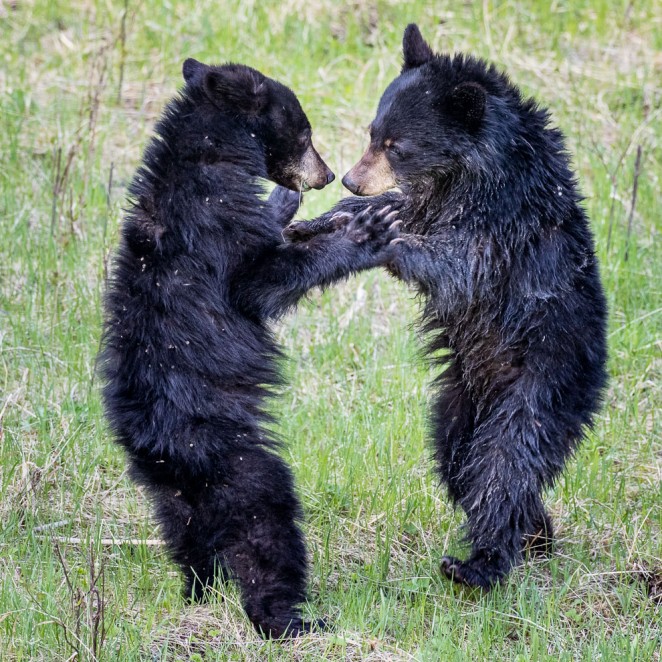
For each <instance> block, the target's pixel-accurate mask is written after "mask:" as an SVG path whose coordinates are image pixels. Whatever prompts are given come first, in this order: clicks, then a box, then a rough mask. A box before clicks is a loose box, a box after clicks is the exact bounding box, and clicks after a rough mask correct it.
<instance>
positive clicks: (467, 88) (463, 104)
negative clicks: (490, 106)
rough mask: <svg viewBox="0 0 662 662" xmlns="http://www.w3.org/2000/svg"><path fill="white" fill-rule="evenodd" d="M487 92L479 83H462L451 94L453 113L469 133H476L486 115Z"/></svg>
mask: <svg viewBox="0 0 662 662" xmlns="http://www.w3.org/2000/svg"><path fill="white" fill-rule="evenodd" d="M486 102H487V92H486V91H485V88H484V87H483V86H482V85H479V84H478V83H460V84H459V85H457V86H455V87H454V88H453V91H452V92H451V112H452V113H453V115H454V116H455V118H456V119H457V120H458V121H460V122H461V123H462V124H464V126H465V127H466V128H467V129H469V131H476V130H477V129H478V128H479V127H480V125H481V123H482V121H483V116H484V115H485V104H486Z"/></svg>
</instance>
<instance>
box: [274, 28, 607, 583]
mask: <svg viewBox="0 0 662 662" xmlns="http://www.w3.org/2000/svg"><path fill="white" fill-rule="evenodd" d="M403 50H404V65H403V67H402V72H401V75H400V76H398V77H397V78H396V79H395V80H394V81H393V82H392V83H391V84H390V85H389V86H388V88H387V89H386V91H385V92H384V94H383V96H382V98H381V100H380V102H379V107H378V109H377V115H376V117H375V119H374V120H373V122H372V124H371V126H370V146H369V148H368V150H367V151H366V153H365V155H364V156H363V157H362V158H361V160H360V161H359V162H358V163H357V164H356V165H355V166H354V167H353V168H352V169H351V170H350V171H349V172H348V173H347V174H346V175H345V177H344V179H343V183H344V184H345V186H346V187H347V188H348V189H350V191H352V192H353V193H356V194H357V195H359V196H372V197H369V198H368V199H367V200H365V199H363V200H362V199H361V198H347V199H346V200H344V201H342V202H341V203H340V204H339V205H338V206H336V208H335V209H334V210H332V212H330V213H329V215H328V217H327V218H325V217H321V218H320V219H318V220H317V221H314V222H312V223H306V222H300V223H296V224H294V225H292V226H291V227H290V228H289V229H287V230H286V231H285V233H286V235H288V236H289V237H290V238H291V239H292V240H298V239H302V238H306V237H310V236H314V235H315V233H317V232H325V231H327V227H326V221H327V219H328V218H330V217H331V216H332V214H333V213H335V212H337V211H338V210H346V211H347V210H349V211H352V212H356V211H358V210H360V209H362V208H365V207H366V206H367V205H372V206H373V207H376V208H379V207H380V206H381V205H383V204H391V205H392V206H393V208H397V209H398V210H399V211H398V214H399V217H400V218H401V219H402V223H403V225H402V230H403V233H402V236H401V239H399V240H398V241H400V242H401V243H399V245H398V246H396V248H397V249H398V250H397V253H396V256H395V258H394V259H393V260H392V261H391V262H390V264H389V270H390V271H391V272H392V273H393V274H395V275H396V276H398V277H399V278H401V279H402V280H404V281H406V282H409V283H413V284H414V285H415V286H416V287H417V289H418V290H419V292H420V293H421V295H422V296H423V299H424V302H425V306H424V310H423V319H422V329H423V331H424V332H425V333H427V334H428V337H429V344H428V349H429V351H430V353H431V356H432V358H433V359H435V360H437V361H438V363H439V365H446V369H445V371H444V372H443V373H442V374H441V375H440V377H439V378H438V380H437V387H438V393H437V397H436V401H435V402H434V403H433V405H432V407H433V411H432V424H433V434H434V442H435V457H436V461H437V467H438V470H439V474H440V476H441V478H442V480H443V481H444V483H445V484H446V485H447V486H448V489H449V492H450V495H451V497H452V498H453V500H454V501H455V502H456V503H458V504H459V505H461V506H462V508H463V509H464V511H465V512H466V514H467V519H468V523H467V529H468V538H469V540H470V541H471V543H472V551H471V556H470V557H469V558H468V559H467V560H466V561H460V560H458V559H456V558H452V557H445V558H444V559H443V562H442V570H443V572H444V573H445V574H446V575H447V576H448V577H450V578H452V579H454V580H455V581H457V582H462V583H465V584H469V585H473V586H481V587H484V588H488V587H489V586H491V585H492V584H493V583H495V582H497V581H498V580H500V579H501V578H502V577H504V576H505V575H506V574H507V573H508V571H509V570H510V568H511V567H512V565H513V564H514V563H516V562H517V561H518V560H519V559H520V558H521V556H522V551H523V547H524V546H525V544H526V543H528V544H530V545H531V544H532V543H533V545H534V549H537V550H544V549H546V548H548V546H549V544H550V542H551V539H552V524H551V521H550V518H549V515H548V514H547V512H546V511H545V507H544V505H543V502H542V496H541V495H542V491H543V489H544V488H545V487H547V486H549V485H551V483H552V482H553V481H554V479H555V478H556V477H557V476H558V475H559V474H560V472H561V471H562V469H563V466H564V464H565V462H566V460H567V458H568V457H569V456H570V454H571V453H572V452H573V450H574V449H575V448H576V447H577V444H578V443H579V442H580V440H581V438H582V436H583V431H584V429H585V428H586V427H588V426H590V425H591V423H592V420H593V415H594V414H595V412H596V411H597V409H598V407H599V404H600V400H601V393H602V390H603V387H604V385H605V382H606V372H605V362H606V356H607V352H606V335H605V329H606V317H607V311H606V304H605V298H604V295H603V291H602V287H601V284H600V278H599V273H598V265H597V261H596V257H595V254H594V249H593V239H592V236H591V231H590V227H589V223H588V219H587V218H586V214H585V213H584V211H583V209H582V207H581V205H580V201H581V197H580V195H579V193H578V191H577V184H576V181H575V176H574V174H573V172H572V170H571V168H570V164H569V156H568V153H567V152H566V149H565V144H564V139H563V135H562V134H561V132H560V131H559V130H558V129H555V128H551V127H550V126H549V115H548V113H547V111H545V110H544V109H542V108H540V107H538V106H537V104H536V103H535V102H534V101H533V100H531V99H524V98H523V97H522V96H521V94H520V92H519V90H518V89H517V88H516V87H515V86H514V85H513V84H512V83H511V82H510V81H509V80H508V78H507V77H506V76H505V75H504V74H502V73H499V72H498V71H497V70H496V69H495V67H494V66H490V65H488V64H487V63H485V62H483V61H482V60H477V59H474V58H473V57H469V56H465V55H461V54H458V55H455V56H453V57H451V56H447V55H436V54H435V53H433V51H432V49H431V48H430V46H429V45H428V44H427V43H426V42H425V41H424V40H423V37H422V36H421V33H420V32H419V30H418V28H417V27H416V26H415V25H410V26H408V27H407V29H406V30H405V34H404V40H403ZM395 186H398V187H400V189H401V191H402V193H401V194H400V193H396V192H391V191H388V189H391V188H393V187H395ZM329 227H330V229H333V224H329ZM440 352H441V354H440Z"/></svg>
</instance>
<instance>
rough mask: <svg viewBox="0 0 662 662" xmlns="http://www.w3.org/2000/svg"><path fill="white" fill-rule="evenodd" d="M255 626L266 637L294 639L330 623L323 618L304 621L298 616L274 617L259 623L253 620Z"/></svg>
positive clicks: (325, 626)
mask: <svg viewBox="0 0 662 662" xmlns="http://www.w3.org/2000/svg"><path fill="white" fill-rule="evenodd" d="M253 626H254V627H255V629H256V630H257V631H258V633H259V634H260V636H261V637H263V638H264V639H294V638H296V637H301V636H302V635H306V634H311V633H313V632H323V631H324V630H326V629H328V624H327V622H326V621H325V620H324V619H323V618H317V619H315V620H312V621H304V620H303V619H302V618H300V617H298V616H295V617H293V618H291V617H282V618H278V617H273V618H269V619H266V620H265V621H262V622H259V623H258V622H256V621H253Z"/></svg>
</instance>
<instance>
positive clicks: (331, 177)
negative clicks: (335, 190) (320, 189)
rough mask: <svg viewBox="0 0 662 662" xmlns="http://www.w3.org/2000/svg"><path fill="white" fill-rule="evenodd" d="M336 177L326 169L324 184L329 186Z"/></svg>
mask: <svg viewBox="0 0 662 662" xmlns="http://www.w3.org/2000/svg"><path fill="white" fill-rule="evenodd" d="M335 178H336V176H335V175H334V174H333V173H332V172H331V171H330V170H329V169H328V168H327V169H326V183H327V184H330V183H331V182H332V181H333V180H334V179H335Z"/></svg>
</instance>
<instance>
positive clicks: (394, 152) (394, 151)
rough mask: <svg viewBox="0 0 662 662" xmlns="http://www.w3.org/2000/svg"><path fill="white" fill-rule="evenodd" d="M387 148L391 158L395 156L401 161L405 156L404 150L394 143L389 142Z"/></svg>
mask: <svg viewBox="0 0 662 662" xmlns="http://www.w3.org/2000/svg"><path fill="white" fill-rule="evenodd" d="M385 147H386V150H387V151H388V153H389V154H390V155H391V156H395V157H396V158H399V159H400V158H402V157H403V156H404V153H403V151H402V149H401V148H400V147H399V146H398V145H397V144H396V143H394V142H390V141H387V142H386V144H385Z"/></svg>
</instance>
